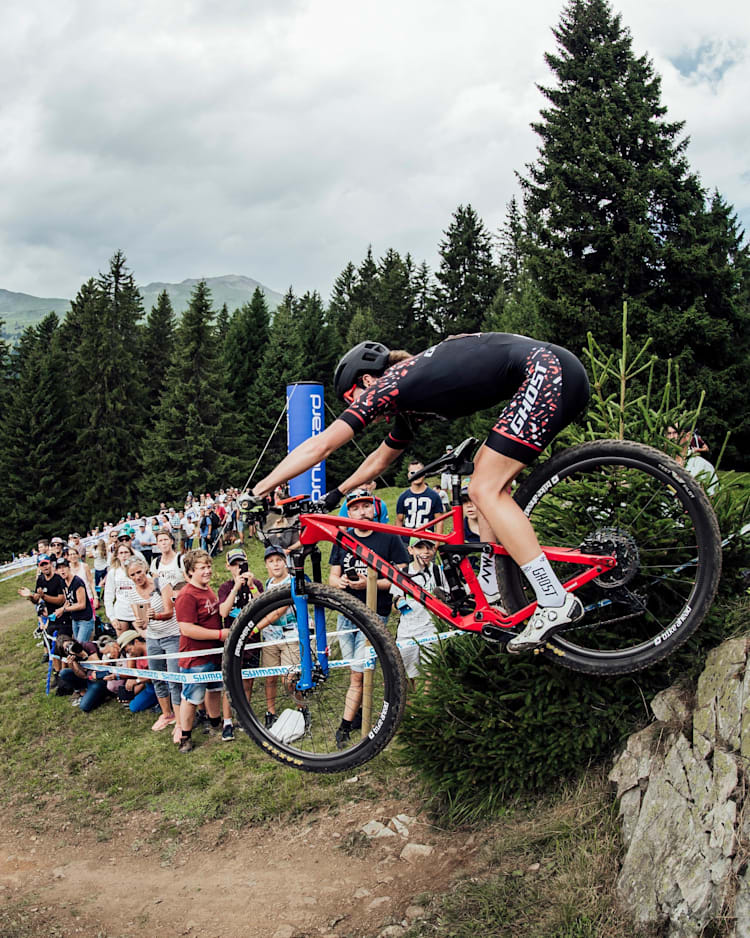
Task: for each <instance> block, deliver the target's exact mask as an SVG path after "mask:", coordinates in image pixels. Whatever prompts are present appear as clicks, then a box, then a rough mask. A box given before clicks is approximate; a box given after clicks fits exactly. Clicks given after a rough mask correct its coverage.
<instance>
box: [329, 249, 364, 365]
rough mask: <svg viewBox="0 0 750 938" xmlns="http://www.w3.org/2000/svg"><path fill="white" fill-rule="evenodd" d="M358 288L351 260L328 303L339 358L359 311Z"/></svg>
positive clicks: (333, 339) (334, 343) (332, 337)
mask: <svg viewBox="0 0 750 938" xmlns="http://www.w3.org/2000/svg"><path fill="white" fill-rule="evenodd" d="M356 289H357V269H356V267H355V266H354V264H352V262H351V261H349V263H348V264H347V265H346V267H344V269H343V270H342V271H341V273H340V274H339V275H338V277H337V278H336V280H335V281H334V283H333V290H332V291H331V299H330V302H329V304H328V322H329V324H330V326H331V340H332V343H333V345H334V347H335V350H336V355H335V358H336V359H337V360H338V359H339V358H341V356H342V355H343V354H344V352H345V351H346V349H347V346H346V334H347V332H348V331H349V327H350V326H351V323H352V318H353V317H354V314H355V312H356V311H357V307H356V304H355V301H354V295H355V292H356Z"/></svg>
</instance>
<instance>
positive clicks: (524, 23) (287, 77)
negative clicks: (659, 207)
mask: <svg viewBox="0 0 750 938" xmlns="http://www.w3.org/2000/svg"><path fill="white" fill-rule="evenodd" d="M616 6H617V8H618V9H620V10H622V13H623V22H624V24H625V25H627V26H628V27H629V28H630V29H631V32H632V34H633V38H634V45H635V49H636V51H637V52H639V53H640V52H648V54H649V55H650V57H651V58H652V59H653V61H654V65H655V68H656V70H657V71H658V72H659V73H660V74H661V75H662V76H663V97H664V101H665V103H666V104H667V105H668V107H669V116H670V118H671V119H674V120H682V119H684V120H686V121H687V125H686V133H687V134H689V135H690V136H691V139H692V142H691V146H690V149H689V158H690V161H691V164H692V165H693V167H694V168H695V169H696V170H697V171H699V172H700V175H701V178H702V181H703V183H704V185H706V186H707V187H709V188H713V187H714V186H718V187H719V188H720V189H721V191H722V193H723V194H724V196H725V197H726V198H727V199H728V200H729V201H730V202H732V203H733V204H734V205H735V206H736V208H737V209H738V210H740V211H741V212H743V213H744V217H745V219H746V221H750V179H748V174H747V169H748V166H747V158H746V154H747V153H748V152H750V147H749V146H748V144H749V143H750V140H749V139H748V127H750V120H748V117H750V115H749V114H748V102H747V97H748V96H747V93H746V88H747V87H748V79H750V75H749V74H748V69H750V53H749V52H748V45H747V41H748V39H750V36H749V35H748V33H749V30H748V23H747V15H746V13H745V12H744V10H743V9H742V8H741V5H739V4H735V3H732V4H730V3H728V2H726V0H720V2H718V3H713V4H711V5H710V6H709V7H707V6H706V5H703V4H699V3H698V2H697V0H686V2H685V3H680V4H677V3H676V2H668V3H663V4H649V5H646V4H644V3H642V2H638V0H627V2H624V3H621V4H618V5H616ZM561 10H562V4H561V3H558V2H552V0H529V2H527V3H525V4H523V5H517V6H515V7H512V8H509V7H507V5H504V4H498V3H496V2H488V0H467V2H465V3H463V4H455V3H453V2H447V0H406V2H404V0H400V2H396V0H381V2H379V3H378V4H364V3H357V2H351V0H348V2H346V0H275V2H272V0H263V2H259V0H254V2H253V3H251V4H248V3H246V2H239V0H230V2H223V3H221V4H209V3H208V2H205V0H193V2H188V3H185V2H177V0H161V2H160V3H159V4H153V5H149V6H146V5H145V4H135V3H132V2H128V0H111V2H110V3H107V4H101V3H96V2H91V0H89V2H77V3H76V2H72V0H58V2H52V0H32V2H27V3H25V4H21V3H20V2H17V0H11V2H10V3H6V4H5V5H4V6H3V8H2V10H0V37H2V38H1V39H0V83H1V85H0V86H2V87H3V89H4V94H3V99H2V102H0V140H2V141H3V144H2V147H1V148H0V172H1V173H2V179H3V183H4V186H3V189H4V194H3V196H4V197H3V199H2V200H0V286H2V287H4V288H6V289H13V290H23V291H25V292H30V293H36V294H38V295H45V294H46V295H72V293H74V292H75V290H76V289H77V288H78V286H79V285H80V283H81V282H82V281H83V280H84V279H86V278H87V277H88V276H90V275H91V274H94V273H95V272H96V271H97V270H98V269H100V268H103V267H104V266H106V263H107V260H108V258H109V256H110V255H111V253H112V252H113V251H114V250H115V249H116V248H118V247H122V248H123V249H124V250H125V252H126V253H127V255H128V258H129V261H130V263H131V266H132V267H133V269H134V271H135V274H136V276H137V278H138V279H139V280H140V281H142V282H145V281H148V280H152V279H159V280H178V279H182V278H184V277H187V276H194V275H201V274H204V275H215V274H222V273H230V272H233V273H244V274H247V275H249V276H252V277H255V278H257V279H259V280H261V281H263V282H265V283H267V284H268V285H269V286H272V287H275V288H277V289H282V290H283V289H285V288H286V287H287V286H288V285H289V284H293V285H294V287H295V289H296V290H297V291H298V292H302V291H304V290H305V289H313V288H317V289H319V290H321V292H322V293H323V294H324V296H326V295H327V294H328V291H329V290H330V286H331V284H332V282H333V279H334V277H335V276H336V275H337V273H338V272H339V271H340V270H341V268H342V267H343V266H344V264H345V263H346V262H347V261H348V260H354V261H355V263H356V262H358V261H359V260H360V259H361V257H362V256H363V254H364V252H365V250H366V248H367V244H368V243H369V242H372V243H373V249H374V251H375V253H376V255H379V254H381V253H382V252H383V251H385V250H386V249H387V248H388V247H395V248H397V249H398V250H399V251H402V252H406V251H410V252H411V253H412V255H413V256H414V258H415V259H416V260H417V261H420V260H422V259H426V260H427V261H428V262H429V263H431V264H434V263H435V259H436V251H437V245H438V243H439V241H440V239H441V236H442V232H443V230H444V229H445V228H446V226H447V225H448V223H449V221H450V216H451V213H452V212H453V210H454V209H455V207H456V206H457V205H458V204H459V203H466V202H471V203H472V204H473V205H474V207H475V208H476V210H477V211H478V212H479V213H480V215H481V216H482V217H483V218H484V220H485V222H486V224H487V225H488V226H489V227H490V228H491V229H496V228H497V227H498V226H499V225H500V224H501V223H502V222H503V220H504V213H505V205H506V203H507V202H508V200H509V199H510V197H511V196H512V195H513V194H514V193H515V192H516V191H517V186H516V181H515V177H514V171H523V170H524V166H525V164H526V163H528V162H529V161H530V160H532V159H533V158H534V155H535V152H536V145H537V138H536V137H535V135H534V134H533V132H532V131H531V129H530V127H529V123H530V122H531V121H533V120H535V119H537V117H538V112H539V108H540V107H541V106H542V104H543V98H542V96H541V95H540V93H539V92H538V90H537V88H536V86H535V83H536V82H541V83H542V84H544V83H545V82H548V81H549V80H550V76H549V73H548V71H547V68H546V65H545V63H544V60H543V54H544V52H545V51H552V50H553V49H554V39H553V37H552V34H551V28H552V27H553V26H555V25H556V24H557V22H558V21H559V18H560V13H561ZM700 49H703V50H704V51H703V52H702V59H701V66H700V67H699V68H698V69H697V70H696V71H694V72H693V73H689V74H683V73H681V72H680V70H679V69H678V68H677V67H676V65H675V64H674V63H679V62H680V61H686V60H689V59H690V56H695V55H696V54H697V52H696V50H700ZM706 50H707V51H706ZM723 66H726V67H725V68H724V70H723V71H722V67H723Z"/></svg>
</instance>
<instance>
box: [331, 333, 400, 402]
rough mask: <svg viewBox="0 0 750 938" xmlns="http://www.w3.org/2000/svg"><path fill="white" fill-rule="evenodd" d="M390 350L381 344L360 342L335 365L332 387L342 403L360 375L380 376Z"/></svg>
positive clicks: (385, 365)
mask: <svg viewBox="0 0 750 938" xmlns="http://www.w3.org/2000/svg"><path fill="white" fill-rule="evenodd" d="M389 355H390V349H388V348H386V347H385V345H383V344H382V342H360V343H359V345H355V346H354V348H353V349H349V351H348V352H347V353H346V355H344V357H343V358H342V359H341V361H340V362H339V363H338V365H336V372H335V374H334V376H333V387H334V389H335V391H336V396H337V397H338V398H340V399H341V400H342V401H343V400H346V398H345V396H344V395H345V394H347V392H348V391H351V389H352V388H353V387H354V385H355V384H356V383H357V381H358V380H359V379H360V378H361V377H362V375H381V374H382V373H383V372H384V371H385V369H386V368H387V367H388V356H389Z"/></svg>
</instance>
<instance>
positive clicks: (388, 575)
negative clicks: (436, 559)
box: [295, 504, 617, 647]
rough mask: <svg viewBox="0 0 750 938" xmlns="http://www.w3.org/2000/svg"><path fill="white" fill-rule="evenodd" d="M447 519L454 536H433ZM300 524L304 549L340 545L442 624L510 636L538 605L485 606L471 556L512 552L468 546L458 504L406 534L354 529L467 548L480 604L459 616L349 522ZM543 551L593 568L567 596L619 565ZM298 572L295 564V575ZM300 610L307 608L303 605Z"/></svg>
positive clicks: (469, 580)
mask: <svg viewBox="0 0 750 938" xmlns="http://www.w3.org/2000/svg"><path fill="white" fill-rule="evenodd" d="M447 518H452V519H453V531H452V532H451V533H450V534H437V533H436V532H435V531H432V530H430V529H431V528H433V527H434V526H435V525H436V524H439V523H440V522H441V521H444V520H445V519H447ZM300 522H301V531H300V543H301V544H302V545H303V547H311V546H313V545H315V544H317V543H319V542H320V541H330V542H331V543H332V544H338V545H339V546H340V547H341V548H343V549H345V550H346V551H348V552H349V553H352V554H354V555H355V556H356V557H358V558H360V559H361V560H362V561H363V562H364V563H365V564H366V565H367V566H368V567H372V568H373V569H374V570H376V571H377V573H378V575H379V576H382V577H384V578H385V579H387V580H389V581H390V582H391V583H394V584H395V585H396V586H398V587H399V589H401V590H403V591H404V593H407V594H408V595H409V596H413V597H414V599H416V600H417V602H419V603H421V604H422V605H423V606H425V608H426V609H428V610H429V611H430V612H431V613H433V614H434V615H436V616H437V617H438V618H439V619H442V620H443V621H444V622H447V623H448V624H449V625H452V626H453V627H454V628H457V629H460V630H461V631H464V632H481V631H482V629H483V628H485V626H488V625H490V626H495V627H497V628H500V629H504V630H510V629H513V628H515V627H516V626H517V625H520V623H521V622H523V621H524V620H525V619H527V618H528V617H529V616H530V615H531V614H532V613H533V612H534V610H535V609H536V605H537V604H536V602H531V603H529V604H528V605H526V606H524V607H523V608H522V609H519V610H518V611H517V612H514V613H510V614H508V613H506V614H503V613H502V612H501V611H500V610H499V609H497V608H496V607H495V606H490V604H489V603H488V602H487V599H486V597H485V595H484V593H483V592H482V587H481V586H480V584H479V580H478V578H477V575H476V574H475V573H474V569H473V567H472V566H471V563H470V562H469V558H468V553H473V552H482V551H483V552H485V553H492V554H493V555H500V556H508V551H507V550H506V549H505V548H504V547H503V546H502V545H500V544H491V543H478V544H470V545H467V544H466V541H465V539H464V525H463V511H462V509H461V505H460V504H458V505H454V506H453V507H452V508H451V510H450V511H448V512H446V513H445V514H442V515H440V516H439V517H438V518H435V519H434V520H432V521H430V522H429V523H428V524H425V525H423V526H422V527H419V528H402V527H398V526H396V525H391V524H382V523H380V522H377V521H365V520H357V522H356V527H357V528H358V529H359V530H366V531H382V532H383V533H385V534H397V535H400V536H403V537H415V536H417V535H419V537H420V538H422V539H423V540H426V541H431V542H433V543H436V544H438V545H441V544H445V545H454V546H456V547H457V548H463V550H462V551H461V554H462V556H460V561H459V563H458V567H459V569H460V571H461V574H462V575H463V577H464V580H465V582H466V584H467V585H468V587H469V590H470V591H471V595H472V596H473V597H474V600H475V603H476V607H475V609H474V611H473V612H471V613H469V614H461V613H460V612H458V611H454V609H453V608H452V607H451V606H450V605H449V604H448V603H446V602H443V601H442V600H440V599H437V598H436V597H435V596H433V595H432V594H431V593H428V592H426V591H425V590H424V589H422V587H421V586H419V585H418V584H417V583H415V582H414V581H413V580H412V579H411V577H410V576H409V575H408V574H407V573H404V572H402V571H401V570H397V569H396V568H395V567H393V566H392V565H391V564H390V563H388V562H387V561H386V560H383V558H382V557H380V556H379V555H378V554H376V553H375V552H374V551H373V550H370V548H368V547H367V544H365V543H362V542H361V541H359V540H357V539H356V538H354V537H352V535H351V534H350V533H349V532H348V531H347V530H346V529H347V528H352V527H354V525H353V523H352V519H351V518H342V517H338V516H334V515H318V514H303V515H300ZM542 550H543V552H544V553H545V554H546V555H547V557H549V559H550V560H555V561H562V562H563V563H573V564H577V565H579V566H585V567H588V568H589V569H588V570H585V571H584V572H582V573H579V574H578V576H575V577H572V578H571V579H569V580H567V581H566V582H565V583H563V586H564V588H565V590H567V591H568V592H573V591H575V590H577V589H578V588H579V587H581V586H583V585H584V584H585V583H588V582H589V581H590V580H594V579H596V577H598V576H600V575H601V574H602V573H605V572H606V571H607V570H611V569H612V568H613V567H615V566H616V564H617V560H616V559H615V557H613V556H608V555H601V554H584V553H582V552H581V551H579V550H575V549H574V548H568V547H542ZM300 566H301V564H300ZM297 569H298V568H297V564H296V562H295V572H296V571H297ZM296 580H297V584H296V586H297V588H296V590H295V593H297V594H304V582H300V578H299V576H298V577H296ZM299 605H304V603H302V604H299ZM298 612H299V608H298ZM301 633H302V630H300V634H301ZM508 637H510V636H508ZM319 647H320V646H319Z"/></svg>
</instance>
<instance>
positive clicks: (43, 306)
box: [0, 290, 70, 340]
mask: <svg viewBox="0 0 750 938" xmlns="http://www.w3.org/2000/svg"><path fill="white" fill-rule="evenodd" d="M68 306H70V300H63V299H61V298H60V297H41V296H30V295H29V294H28V293H12V292H11V291H10V290H0V319H3V320H5V325H4V326H3V329H2V333H3V336H5V337H6V338H10V339H13V340H15V339H17V338H18V336H19V335H20V334H21V333H22V332H23V330H24V329H25V328H26V327H27V326H34V325H36V323H38V322H40V321H41V320H42V319H44V317H45V316H46V315H47V313H57V315H58V316H61V317H62V316H64V315H65V310H66V309H67V308H68Z"/></svg>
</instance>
